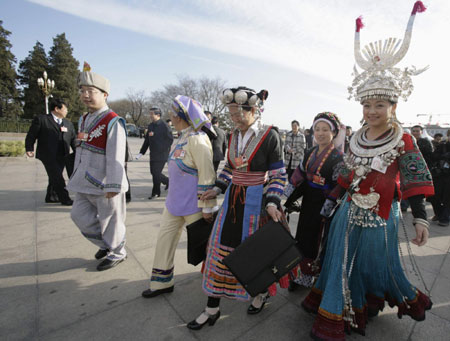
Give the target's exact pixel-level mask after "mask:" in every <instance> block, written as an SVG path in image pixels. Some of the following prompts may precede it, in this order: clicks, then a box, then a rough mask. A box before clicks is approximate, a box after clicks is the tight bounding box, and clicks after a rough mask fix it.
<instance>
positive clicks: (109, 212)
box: [70, 193, 127, 260]
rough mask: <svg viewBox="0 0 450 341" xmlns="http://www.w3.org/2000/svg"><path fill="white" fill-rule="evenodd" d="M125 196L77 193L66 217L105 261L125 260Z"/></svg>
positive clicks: (121, 194)
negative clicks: (105, 251) (102, 251)
mask: <svg viewBox="0 0 450 341" xmlns="http://www.w3.org/2000/svg"><path fill="white" fill-rule="evenodd" d="M126 210H127V208H126V202H125V193H119V194H117V195H116V196H114V197H113V198H110V199H107V198H105V196H103V195H92V194H84V193H77V194H76V196H75V200H74V202H73V206H72V211H71V213H70V216H71V218H72V220H73V222H74V223H75V225H77V226H78V228H79V229H80V231H81V233H82V234H83V236H85V237H86V238H87V239H88V240H89V241H91V242H92V243H93V244H95V245H97V246H98V247H100V248H101V249H108V250H109V252H108V256H107V258H108V259H111V260H117V259H122V258H125V256H126V255H127V252H126V250H125V233H126V228H125V217H126Z"/></svg>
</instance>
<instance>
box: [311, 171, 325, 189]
mask: <svg viewBox="0 0 450 341" xmlns="http://www.w3.org/2000/svg"><path fill="white" fill-rule="evenodd" d="M325 181H326V179H325V178H322V177H321V176H320V175H319V174H314V175H313V181H312V182H313V183H315V184H316V185H320V186H323V185H325Z"/></svg>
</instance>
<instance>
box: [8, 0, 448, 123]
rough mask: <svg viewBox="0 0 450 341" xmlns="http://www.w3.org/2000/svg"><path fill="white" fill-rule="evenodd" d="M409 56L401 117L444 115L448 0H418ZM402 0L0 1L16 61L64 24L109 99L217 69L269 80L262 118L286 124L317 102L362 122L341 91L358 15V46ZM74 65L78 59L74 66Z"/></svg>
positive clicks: (402, 16) (391, 30)
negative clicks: (412, 70)
mask: <svg viewBox="0 0 450 341" xmlns="http://www.w3.org/2000/svg"><path fill="white" fill-rule="evenodd" d="M424 3H425V5H426V6H427V11H426V12H424V13H420V14H418V15H417V16H416V19H415V23H414V29H413V35H412V41H411V45H410V48H409V51H408V53H407V55H406V57H405V58H404V59H403V60H402V61H401V62H400V63H399V64H398V65H397V66H398V67H406V66H411V65H415V66H417V67H418V68H422V67H424V66H427V65H430V68H429V69H428V70H427V71H426V72H424V73H423V74H421V75H419V76H416V77H413V83H414V87H415V89H414V91H413V93H412V95H411V96H410V98H409V99H408V101H407V102H406V103H405V102H403V101H400V103H399V105H398V108H397V116H398V118H399V119H400V121H402V122H405V123H418V122H422V123H427V122H428V120H429V117H428V116H417V115H430V114H432V115H433V116H432V123H435V122H440V123H441V124H442V123H449V122H450V110H449V107H448V106H446V102H445V98H446V96H447V89H448V88H449V85H448V83H449V80H450V71H449V65H448V64H449V63H448V60H449V52H450V47H449V44H448V43H445V41H447V40H448V37H447V38H446V36H448V34H449V32H450V28H449V23H450V1H447V0H429V1H425V2H424ZM413 5H414V1H410V0H398V1H392V0H379V1H369V0H359V1H358V0H340V1H338V0H322V1H311V0H310V1H308V0H280V1H273V0H272V1H270V0H246V1H243V0H173V1H169V0H166V1H164V0H159V1H152V0H147V1H144V0H140V1H138V0H128V1H126V0H76V1H73V0H30V1H24V0H0V20H2V21H3V27H4V28H5V29H7V30H9V31H11V32H12V33H11V35H10V41H11V43H12V45H13V47H12V52H13V53H14V55H15V56H16V58H17V60H18V62H19V61H21V60H23V59H24V58H25V57H26V56H27V55H28V53H29V51H30V50H32V48H33V46H34V45H35V43H36V41H40V42H41V43H42V44H43V45H44V47H45V49H46V51H47V52H48V51H49V49H50V47H51V46H52V39H53V38H54V37H55V36H56V35H57V34H60V33H62V32H65V33H66V37H67V39H68V40H69V42H70V43H71V45H72V47H73V54H74V57H75V58H76V59H77V60H79V61H80V63H81V65H82V63H83V61H87V62H89V64H90V65H91V67H92V71H94V72H98V73H100V74H102V75H104V76H106V77H107V78H109V79H110V81H111V94H110V99H111V100H115V99H119V98H124V97H125V96H126V93H127V91H129V90H130V89H131V90H144V91H145V92H146V94H147V95H150V93H151V92H152V91H155V90H159V89H161V88H162V86H163V85H164V84H173V83H176V79H177V75H188V76H190V77H193V78H198V77H202V76H207V77H209V78H215V77H220V78H222V79H224V80H225V81H226V82H227V84H228V85H229V86H231V87H235V86H239V85H244V86H248V87H250V88H253V89H255V90H256V91H259V90H261V89H267V90H268V91H269V97H268V100H267V101H266V104H265V111H264V114H263V121H264V122H265V123H268V124H275V125H277V126H279V127H280V128H283V129H287V128H289V127H290V122H291V121H292V120H294V119H296V120H298V121H299V122H300V125H301V126H303V127H309V126H310V125H311V123H312V120H313V118H314V116H315V115H316V114H317V113H319V112H323V111H331V112H334V113H336V114H337V115H338V116H339V117H340V118H341V120H342V121H343V123H344V124H347V125H351V126H353V127H354V129H356V128H358V127H359V125H360V124H359V121H360V120H361V117H362V107H361V105H360V104H359V103H358V102H355V101H354V100H351V101H349V100H347V97H348V93H347V87H348V86H349V85H350V84H351V82H352V76H351V73H352V70H353V66H354V64H355V61H354V55H353V53H354V52H353V51H354V49H353V42H354V30H355V19H356V18H357V17H358V16H360V15H362V16H363V22H364V25H365V27H364V28H363V29H362V31H361V45H362V46H364V45H366V44H368V43H370V42H372V41H376V40H379V39H382V40H384V39H386V38H389V37H396V38H403V35H404V32H405V29H406V24H407V22H408V19H409V16H410V13H411V10H412V7H413ZM80 67H81V66H80Z"/></svg>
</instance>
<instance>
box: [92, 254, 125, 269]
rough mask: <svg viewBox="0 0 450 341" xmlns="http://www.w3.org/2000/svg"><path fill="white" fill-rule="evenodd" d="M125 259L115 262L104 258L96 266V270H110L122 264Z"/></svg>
mask: <svg viewBox="0 0 450 341" xmlns="http://www.w3.org/2000/svg"><path fill="white" fill-rule="evenodd" d="M125 259H126V257H125V258H122V259H117V260H111V259H108V258H106V259H105V260H103V261H102V262H101V263H100V264H99V265H97V270H98V271H104V270H108V269H111V268H113V267H115V266H116V265H118V264H120V263H122V262H123V261H124V260H125Z"/></svg>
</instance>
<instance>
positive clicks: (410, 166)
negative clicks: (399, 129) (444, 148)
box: [398, 134, 434, 199]
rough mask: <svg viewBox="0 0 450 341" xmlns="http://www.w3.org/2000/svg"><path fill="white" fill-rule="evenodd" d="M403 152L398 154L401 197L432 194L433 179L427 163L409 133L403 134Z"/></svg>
mask: <svg viewBox="0 0 450 341" xmlns="http://www.w3.org/2000/svg"><path fill="white" fill-rule="evenodd" d="M403 141H404V142H405V149H404V154H402V155H400V157H399V160H398V163H399V169H400V190H401V191H402V194H403V199H407V198H409V197H411V196H414V195H419V194H423V195H425V196H426V197H428V196H432V195H433V194H434V187H433V180H432V178H431V174H430V171H429V170H428V167H427V164H426V162H425V160H424V158H423V156H422V153H421V152H420V151H419V148H418V147H417V144H416V142H415V139H413V138H412V137H411V135H409V134H404V135H403Z"/></svg>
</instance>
